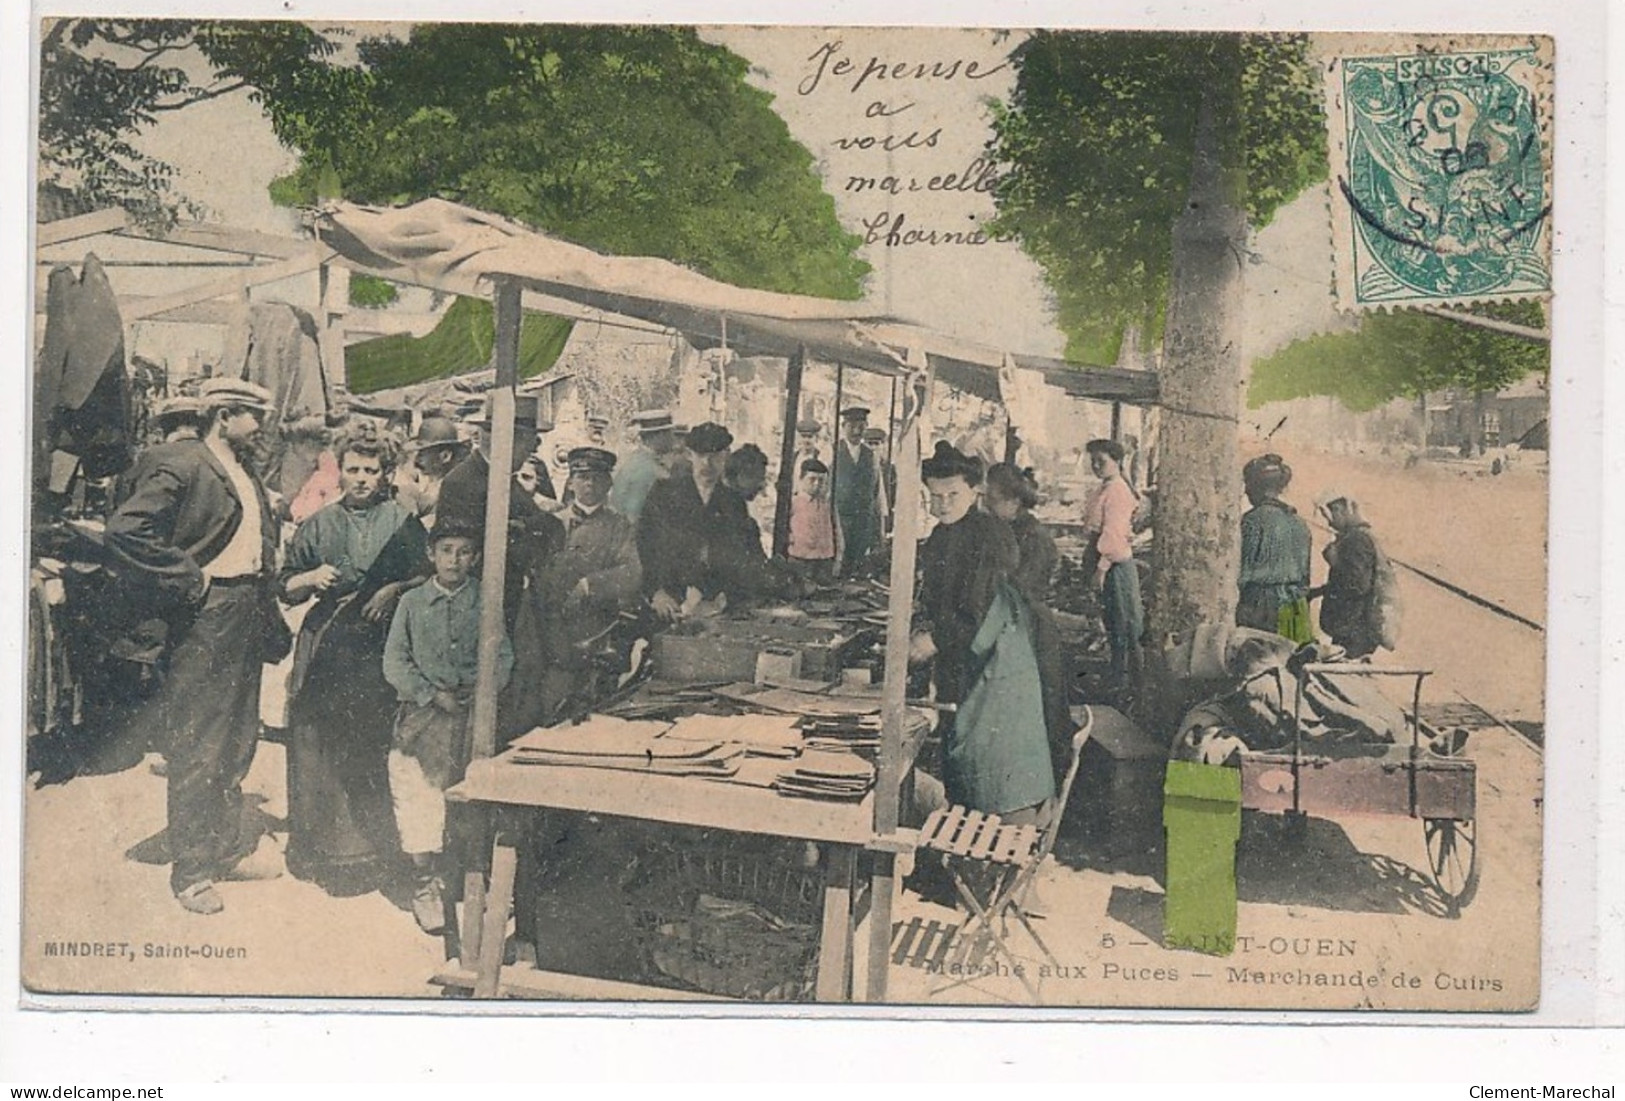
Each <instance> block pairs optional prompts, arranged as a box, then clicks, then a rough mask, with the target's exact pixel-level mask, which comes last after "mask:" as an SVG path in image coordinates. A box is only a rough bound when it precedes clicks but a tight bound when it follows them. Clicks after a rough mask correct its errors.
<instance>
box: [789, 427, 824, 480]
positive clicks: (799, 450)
mask: <svg viewBox="0 0 1625 1101" xmlns="http://www.w3.org/2000/svg"><path fill="white" fill-rule="evenodd" d="M822 430H823V426H821V425H820V424H819V423H818V422H817V421H815V420H813V419H812V418H811V417H802V418H801V419H800V420H799V421H797V422H796V456H795V460H794V461H795V466H794V468H793V469H795V470H800V469H801V466H802V464H803V463H808V462H823V461H824V457H823V456H822V455H821V454H819V451H818V434H819V433H820V432H821V431H822Z"/></svg>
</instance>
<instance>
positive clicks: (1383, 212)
mask: <svg viewBox="0 0 1625 1101" xmlns="http://www.w3.org/2000/svg"><path fill="white" fill-rule="evenodd" d="M1550 79H1551V40H1550V39H1544V38H1538V37H1530V38H1523V39H1493V40H1485V39H1474V40H1473V41H1472V43H1471V45H1470V46H1469V45H1467V44H1465V43H1462V42H1460V41H1459V40H1455V41H1452V40H1447V39H1442V38H1427V37H1419V38H1415V39H1410V40H1400V41H1395V42H1393V43H1392V44H1391V48H1385V49H1382V50H1381V51H1380V52H1379V51H1377V50H1373V51H1371V52H1361V53H1358V54H1347V55H1343V56H1339V57H1338V58H1336V59H1335V61H1334V62H1333V63H1332V64H1331V65H1330V66H1328V68H1327V69H1326V95H1327V115H1326V117H1327V124H1328V126H1329V127H1330V134H1329V138H1330V141H1329V143H1328V145H1329V149H1330V153H1331V165H1330V174H1331V178H1332V195H1331V197H1332V233H1333V253H1334V256H1335V259H1336V273H1337V275H1336V279H1337V298H1338V304H1339V305H1340V306H1341V307H1342V308H1344V309H1370V308H1372V307H1377V306H1397V305H1417V304H1423V303H1441V304H1442V303H1452V302H1453V303H1462V302H1471V301H1477V300H1485V299H1503V300H1504V299H1515V298H1528V297H1533V296H1540V295H1544V294H1546V293H1547V292H1548V291H1549V290H1550V289H1551V213H1552V190H1551V148H1552V145H1551V142H1552V135H1551V102H1550Z"/></svg>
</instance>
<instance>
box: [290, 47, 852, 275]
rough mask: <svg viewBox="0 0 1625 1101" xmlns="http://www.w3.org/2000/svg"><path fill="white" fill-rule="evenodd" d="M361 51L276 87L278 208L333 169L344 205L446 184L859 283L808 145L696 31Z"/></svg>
mask: <svg viewBox="0 0 1625 1101" xmlns="http://www.w3.org/2000/svg"><path fill="white" fill-rule="evenodd" d="M360 57H361V60H362V65H361V66H360V67H356V68H350V69H341V68H338V67H333V68H330V69H327V72H328V73H329V74H330V75H329V76H327V77H325V78H322V79H316V78H310V79H306V80H303V81H294V82H290V83H287V84H285V85H283V86H280V87H277V88H266V89H265V92H264V100H263V102H264V103H265V105H266V109H267V112H268V114H269V115H270V117H271V119H272V122H273V124H274V125H275V127H276V131H277V134H278V135H279V137H280V138H281V139H282V140H283V141H284V142H285V143H287V144H289V145H290V146H292V147H294V148H297V149H298V150H300V152H301V153H302V154H303V158H304V159H303V163H302V165H301V167H300V169H299V171H298V172H297V173H296V175H295V176H294V178H292V179H290V180H285V181H282V182H281V183H280V184H279V185H278V186H277V194H278V195H279V197H281V198H283V199H284V200H286V199H290V198H293V199H297V200H299V201H303V202H309V201H313V200H314V199H315V198H316V191H317V182H318V179H319V176H320V174H321V173H322V172H324V171H326V170H327V169H328V166H331V170H332V171H334V172H336V175H337V178H338V180H339V181H341V186H342V191H343V195H344V197H345V198H346V199H351V200H355V201H360V202H370V203H404V202H410V201H413V200H416V199H421V198H425V197H428V196H440V197H443V198H447V199H451V200H454V201H457V202H461V203H465V204H467V205H469V206H473V207H477V208H479V209H482V210H489V211H493V212H495V213H500V214H504V215H507V216H509V217H512V218H515V219H518V220H520V221H522V222H525V223H527V224H529V225H533V226H535V227H537V228H539V229H543V230H545V231H547V232H550V233H554V234H557V235H559V236H561V237H564V238H566V239H568V240H571V241H575V242H577V243H580V244H583V245H587V246H588V247H591V248H596V249H599V250H602V251H607V252H613V253H621V254H641V255H653V256H661V257H665V258H666V259H669V260H674V261H676V262H678V263H681V264H686V265H689V266H691V267H693V268H695V269H696V270H698V271H701V272H703V273H705V274H707V275H710V276H712V277H714V278H717V279H722V280H726V281H728V282H732V283H737V284H741V285H744V286H750V287H759V288H764V289H770V290H779V291H791V292H798V293H804V294H818V295H825V296H830V297H838V298H855V297H857V296H858V294H859V293H860V290H861V283H862V277H863V275H864V274H865V272H866V271H867V270H868V266H867V265H866V264H864V263H863V262H862V261H860V260H858V259H857V258H856V257H855V256H854V255H853V250H854V248H855V247H856V246H857V244H858V238H856V237H855V236H853V235H850V234H847V233H845V232H843V231H842V230H841V228H840V225H839V223H838V222H837V221H836V218H835V207H834V201H833V200H832V199H831V198H830V197H829V195H827V194H826V193H825V192H824V190H823V187H822V184H821V182H820V180H819V178H818V176H817V174H816V172H815V171H814V165H813V161H812V157H811V155H810V154H809V153H808V152H807V151H806V150H805V149H804V148H802V147H801V146H800V145H798V144H797V143H796V142H795V141H793V140H792V139H791V137H790V134H789V130H788V128H787V127H786V126H785V124H784V122H783V120H782V119H780V118H779V117H778V115H776V114H775V113H774V112H773V110H772V108H771V106H770V100H771V97H770V96H768V95H767V94H766V93H763V92H761V91H758V90H756V89H754V88H752V87H750V86H749V85H748V84H746V83H745V77H746V74H747V65H746V62H745V61H744V60H743V59H742V58H740V57H738V56H737V55H735V54H733V53H731V52H729V51H728V50H726V49H723V48H722V47H719V46H712V45H708V44H706V43H704V42H702V41H701V40H700V39H699V37H698V36H697V35H696V34H695V33H694V32H693V31H692V30H687V29H676V28H664V27H592V26H497V25H467V24H464V25H458V24H437V25H421V26H418V27H416V28H414V30H413V31H412V32H411V35H410V37H409V38H408V39H406V40H404V41H402V40H399V39H393V38H381V39H372V40H368V41H365V42H363V43H361V46H360ZM339 74H348V75H343V76H340V75H339Z"/></svg>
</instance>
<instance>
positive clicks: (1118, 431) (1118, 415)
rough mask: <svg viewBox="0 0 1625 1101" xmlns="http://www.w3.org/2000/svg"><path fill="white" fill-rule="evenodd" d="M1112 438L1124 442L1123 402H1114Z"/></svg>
mask: <svg viewBox="0 0 1625 1101" xmlns="http://www.w3.org/2000/svg"><path fill="white" fill-rule="evenodd" d="M1112 439H1114V440H1116V441H1117V442H1118V443H1122V442H1123V403H1122V402H1120V401H1114V402H1112Z"/></svg>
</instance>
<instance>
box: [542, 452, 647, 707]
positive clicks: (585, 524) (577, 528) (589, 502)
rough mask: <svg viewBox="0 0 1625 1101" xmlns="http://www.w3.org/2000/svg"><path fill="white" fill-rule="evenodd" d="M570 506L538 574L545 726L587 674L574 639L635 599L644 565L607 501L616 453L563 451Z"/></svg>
mask: <svg viewBox="0 0 1625 1101" xmlns="http://www.w3.org/2000/svg"><path fill="white" fill-rule="evenodd" d="M569 463H570V480H569V483H568V491H569V494H570V496H571V497H572V500H571V502H570V507H569V508H568V509H566V510H564V512H562V513H561V514H560V515H561V517H562V518H563V520H564V528H565V540H564V549H563V550H561V551H559V553H558V554H556V555H554V556H553V560H552V562H550V563H549V564H548V567H547V570H546V572H545V573H544V574H543V576H542V585H541V594H542V609H543V630H542V637H543V638H544V639H546V641H547V646H548V659H549V660H548V669H547V672H546V674H545V675H544V689H543V692H542V697H543V701H544V702H543V713H542V716H541V718H540V722H542V723H543V724H544V725H545V724H547V723H549V722H551V721H553V720H554V719H555V718H557V715H556V712H557V711H558V709H559V706H560V705H561V704H562V703H563V702H564V701H565V700H566V699H568V698H569V697H570V695H571V693H572V692H573V691H574V690H575V689H576V688H578V687H579V684H580V681H581V679H582V678H583V677H584V676H585V675H586V673H587V670H588V664H587V661H586V655H584V654H582V653H580V652H579V651H578V650H577V646H578V644H580V643H582V642H585V641H586V640H588V639H592V638H595V637H597V636H598V635H601V634H603V633H604V632H605V631H606V630H608V628H609V626H610V625H611V624H612V623H614V622H615V620H616V619H617V618H618V617H619V616H620V613H621V612H623V611H630V610H631V609H633V608H634V607H636V606H637V603H638V600H639V597H640V596H641V595H642V584H643V570H642V567H641V566H640V564H639V561H638V548H637V534H636V532H635V531H634V529H633V527H632V522H631V521H630V520H628V519H627V518H626V517H624V516H622V515H621V514H620V513H618V512H616V511H615V509H614V508H612V507H611V506H610V505H609V504H608V499H609V496H610V491H611V487H612V486H613V484H614V476H613V474H614V470H615V454H614V452H612V451H608V450H606V449H605V448H602V447H577V448H574V449H572V450H571V451H570V454H569Z"/></svg>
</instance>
